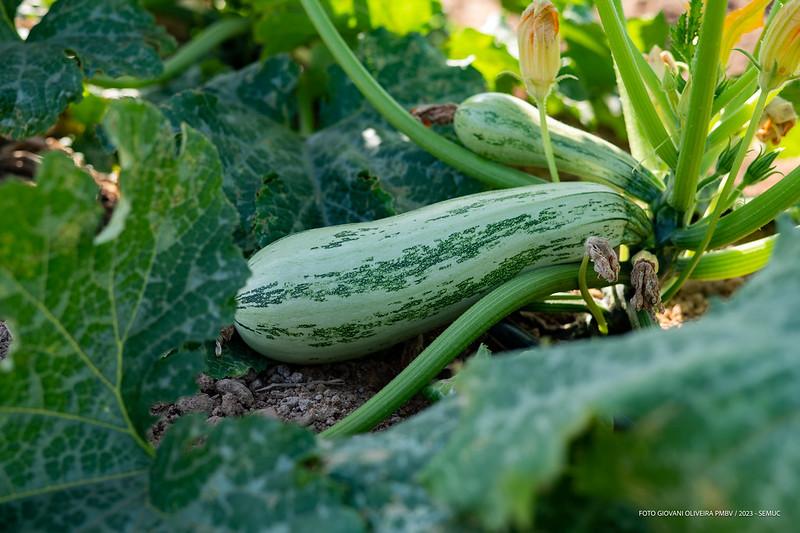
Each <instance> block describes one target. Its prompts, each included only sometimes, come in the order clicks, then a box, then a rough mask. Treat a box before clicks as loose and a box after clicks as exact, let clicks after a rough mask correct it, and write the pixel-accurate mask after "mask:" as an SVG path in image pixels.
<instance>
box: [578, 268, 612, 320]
mask: <svg viewBox="0 0 800 533" xmlns="http://www.w3.org/2000/svg"><path fill="white" fill-rule="evenodd" d="M588 268H589V256H588V255H585V254H584V256H583V260H582V261H581V267H580V269H578V288H579V289H580V290H581V296H583V299H584V301H585V302H586V307H588V308H589V312H590V313H592V316H593V317H594V320H595V322H597V330H598V331H599V332H600V334H601V335H608V324H607V323H606V317H605V316H603V311H602V310H601V309H600V308H599V307H597V303H596V302H595V301H594V298H593V297H592V295H591V294H589V286H588V285H587V283H586V271H587V270H588Z"/></svg>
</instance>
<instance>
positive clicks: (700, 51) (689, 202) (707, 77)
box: [669, 0, 728, 225]
mask: <svg viewBox="0 0 800 533" xmlns="http://www.w3.org/2000/svg"><path fill="white" fill-rule="evenodd" d="M727 4H728V3H727V1H726V0H708V1H707V2H706V5H705V12H704V14H703V26H702V28H701V31H700V40H699V42H698V44H697V54H696V56H695V61H694V68H693V69H692V84H691V87H690V93H689V111H688V114H687V117H686V124H685V127H684V128H683V130H682V134H681V142H680V155H679V156H678V166H677V168H676V170H675V182H674V187H673V189H672V195H671V196H670V199H669V203H670V205H671V206H672V207H673V208H675V210H676V211H678V213H679V216H680V218H681V219H682V221H683V224H684V225H685V224H687V223H688V222H689V217H690V214H691V211H692V209H693V206H694V202H695V195H696V193H697V181H698V179H699V177H700V166H701V164H702V162H703V154H704V152H705V146H706V138H707V137H708V124H709V122H710V120H711V110H712V108H713V105H714V89H715V88H716V86H717V77H718V75H719V50H720V45H721V43H722V26H723V23H724V21H725V12H726V8H727Z"/></svg>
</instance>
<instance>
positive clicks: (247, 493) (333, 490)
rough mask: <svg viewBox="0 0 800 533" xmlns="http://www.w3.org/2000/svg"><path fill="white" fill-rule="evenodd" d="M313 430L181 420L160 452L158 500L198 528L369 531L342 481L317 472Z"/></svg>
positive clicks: (256, 420)
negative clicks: (349, 502) (210, 426)
mask: <svg viewBox="0 0 800 533" xmlns="http://www.w3.org/2000/svg"><path fill="white" fill-rule="evenodd" d="M316 448H317V443H316V440H315V437H314V435H313V434H312V433H310V432H309V431H307V430H305V429H302V428H299V427H297V426H289V425H285V424H281V423H280V422H278V421H276V420H266V419H263V418H261V417H247V418H244V419H242V420H239V421H237V420H226V421H223V422H222V423H220V424H218V425H217V426H216V427H215V428H214V429H213V430H211V431H210V432H209V431H208V426H207V424H206V423H205V421H204V420H203V419H202V418H193V419H190V420H183V421H181V425H180V426H179V427H177V428H175V429H174V431H172V432H170V433H169V434H168V435H167V437H166V438H165V440H164V442H163V443H162V444H161V446H160V447H159V450H158V457H157V458H156V461H155V463H154V464H153V474H152V476H151V495H152V498H153V502H154V504H155V505H156V507H158V508H159V509H160V510H161V511H163V512H165V513H170V514H171V515H172V520H173V522H174V523H175V524H177V525H179V526H181V527H189V528H190V529H191V530H194V531H197V530H200V531H260V530H273V531H331V532H341V533H350V532H354V533H355V532H358V531H364V530H365V528H364V524H363V520H362V518H361V516H359V515H358V513H356V511H355V510H354V509H352V508H349V507H348V506H346V505H345V504H344V499H345V497H346V496H347V494H346V490H345V486H343V485H341V484H339V483H337V482H335V481H334V480H332V479H331V478H329V477H328V476H326V475H324V473H321V472H319V471H318V468H317V466H318V465H316V464H315V459H316V451H317V450H316Z"/></svg>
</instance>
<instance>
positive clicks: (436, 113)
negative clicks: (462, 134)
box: [410, 103, 458, 126]
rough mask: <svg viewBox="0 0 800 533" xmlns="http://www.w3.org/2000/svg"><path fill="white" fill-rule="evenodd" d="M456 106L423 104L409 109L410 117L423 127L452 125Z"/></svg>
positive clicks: (450, 104)
mask: <svg viewBox="0 0 800 533" xmlns="http://www.w3.org/2000/svg"><path fill="white" fill-rule="evenodd" d="M457 109H458V104H452V103H447V104H424V105H418V106H416V107H414V108H412V109H411V111H410V112H411V115H412V116H413V117H414V118H416V119H417V120H419V121H420V122H422V123H423V124H424V125H425V126H432V125H434V124H436V125H439V126H444V125H447V124H452V123H453V117H454V116H455V114H456V110H457Z"/></svg>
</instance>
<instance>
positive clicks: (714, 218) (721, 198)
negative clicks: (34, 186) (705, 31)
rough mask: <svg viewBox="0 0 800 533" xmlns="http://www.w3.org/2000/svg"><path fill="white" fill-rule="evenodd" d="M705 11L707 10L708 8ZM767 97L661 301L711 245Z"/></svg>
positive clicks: (680, 283)
mask: <svg viewBox="0 0 800 533" xmlns="http://www.w3.org/2000/svg"><path fill="white" fill-rule="evenodd" d="M706 9H708V7H707V8H706ZM768 97H769V93H768V92H767V91H762V92H761V94H760V95H759V97H758V102H756V107H755V110H754V113H753V117H752V118H751V119H750V125H749V126H748V127H747V132H746V133H745V134H744V137H743V138H742V142H741V144H740V145H739V149H738V151H737V152H736V158H735V159H734V161H733V166H732V167H731V171H730V173H729V174H728V176H727V177H726V178H725V179H724V180H723V185H722V190H721V191H720V192H719V194H718V195H717V199H718V201H717V203H716V206H715V207H714V211H713V212H712V213H711V216H710V217H708V218H707V219H705V220H707V221H708V222H707V226H706V230H705V235H704V237H703V240H702V242H701V243H700V246H699V247H698V248H697V250H696V251H695V254H694V256H692V259H691V262H690V263H689V265H688V266H687V267H686V268H685V269H684V270H682V271H681V272H680V274H679V275H678V278H677V279H676V280H675V282H674V283H673V284H672V285H670V286H669V288H668V289H667V290H666V291H665V292H664V295H663V297H662V300H663V301H669V299H670V298H672V297H673V296H674V295H675V294H676V293H677V292H678V290H680V288H681V286H683V284H684V283H685V282H686V280H687V279H689V277H690V276H691V275H692V271H693V270H694V269H695V267H696V266H697V263H698V262H699V261H700V258H701V257H702V256H703V253H704V252H705V251H706V249H707V248H708V246H709V244H711V242H712V239H713V238H714V232H715V230H716V229H717V224H718V223H719V220H720V217H721V216H722V212H723V210H724V209H725V200H726V199H727V198H728V197H729V196H730V194H731V189H732V188H733V184H734V182H735V181H736V177H737V176H738V175H739V170H740V169H741V168H742V163H743V162H744V158H745V156H746V155H747V151H748V150H749V148H750V142H751V141H752V140H753V137H754V136H755V133H756V128H757V127H758V122H759V118H760V117H761V113H762V112H763V111H764V107H765V106H766V104H767V98H768ZM759 227H760V226H759Z"/></svg>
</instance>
